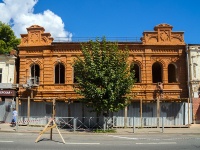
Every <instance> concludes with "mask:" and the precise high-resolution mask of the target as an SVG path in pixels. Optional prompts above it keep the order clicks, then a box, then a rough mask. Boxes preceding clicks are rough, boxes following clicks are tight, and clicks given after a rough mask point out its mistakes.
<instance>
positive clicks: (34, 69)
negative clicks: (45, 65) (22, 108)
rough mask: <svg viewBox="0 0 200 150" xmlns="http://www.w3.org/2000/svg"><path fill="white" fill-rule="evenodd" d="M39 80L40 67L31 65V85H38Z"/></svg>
mask: <svg viewBox="0 0 200 150" xmlns="http://www.w3.org/2000/svg"><path fill="white" fill-rule="evenodd" d="M39 78H40V66H39V65H37V64H33V65H32V66H31V81H32V84H39Z"/></svg>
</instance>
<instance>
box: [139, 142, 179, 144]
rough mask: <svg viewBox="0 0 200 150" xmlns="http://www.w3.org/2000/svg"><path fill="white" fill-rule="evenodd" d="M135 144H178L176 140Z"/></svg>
mask: <svg viewBox="0 0 200 150" xmlns="http://www.w3.org/2000/svg"><path fill="white" fill-rule="evenodd" d="M135 144H140V145H151V144H157V145H159V144H177V143H176V142H158V143H135Z"/></svg>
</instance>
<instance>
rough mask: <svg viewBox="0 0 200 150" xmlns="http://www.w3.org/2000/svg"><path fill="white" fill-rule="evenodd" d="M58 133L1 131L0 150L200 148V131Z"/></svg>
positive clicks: (187, 149) (176, 149)
mask: <svg viewBox="0 0 200 150" xmlns="http://www.w3.org/2000/svg"><path fill="white" fill-rule="evenodd" d="M62 136H63V138H64V140H65V142H66V143H65V144H64V143H63V142H62V139H61V137H60V136H59V134H53V140H50V139H49V138H50V135H49V134H44V135H42V136H41V138H40V140H39V141H38V142H37V143H35V140H36V139H37V137H38V134H35V133H9V132H1V133H0V150H13V149H15V150H37V149H38V150H56V149H59V150H123V149H126V150H170V149H171V150H172V149H173V150H183V149H184V150H200V134H127V135H119V134H109V135H107V134H73V133H72V134H63V135H62Z"/></svg>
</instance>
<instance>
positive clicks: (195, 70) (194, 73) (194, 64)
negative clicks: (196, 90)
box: [193, 63, 197, 78]
mask: <svg viewBox="0 0 200 150" xmlns="http://www.w3.org/2000/svg"><path fill="white" fill-rule="evenodd" d="M193 77H194V78H196V77H197V64H196V63H193Z"/></svg>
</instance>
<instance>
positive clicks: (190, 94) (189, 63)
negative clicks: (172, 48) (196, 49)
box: [186, 45, 194, 124]
mask: <svg viewBox="0 0 200 150" xmlns="http://www.w3.org/2000/svg"><path fill="white" fill-rule="evenodd" d="M188 47H189V46H188V45H186V55H187V76H188V81H187V84H188V91H189V103H191V104H192V93H191V88H192V87H191V82H190V80H191V68H190V66H191V59H190V58H191V56H190V53H189V52H188ZM188 105H189V104H188ZM192 107H193V106H192ZM191 109H192V123H194V120H193V118H194V117H193V108H191ZM189 112H190V111H189ZM188 115H190V113H189V114H188ZM189 118H190V116H189ZM188 124H189V120H188Z"/></svg>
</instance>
